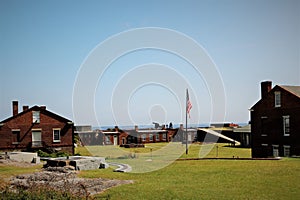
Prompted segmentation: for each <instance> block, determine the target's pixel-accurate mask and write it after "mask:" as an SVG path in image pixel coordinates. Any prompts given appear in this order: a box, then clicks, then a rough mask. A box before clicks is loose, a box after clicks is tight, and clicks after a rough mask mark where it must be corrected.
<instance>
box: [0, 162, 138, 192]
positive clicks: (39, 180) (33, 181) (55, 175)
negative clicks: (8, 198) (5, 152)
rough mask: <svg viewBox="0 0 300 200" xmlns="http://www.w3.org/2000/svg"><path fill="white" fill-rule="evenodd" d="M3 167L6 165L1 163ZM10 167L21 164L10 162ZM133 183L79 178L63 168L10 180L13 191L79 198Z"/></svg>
mask: <svg viewBox="0 0 300 200" xmlns="http://www.w3.org/2000/svg"><path fill="white" fill-rule="evenodd" d="M1 164H2V165H3V164H4V163H1ZM6 164H9V165H17V166H18V165H19V163H13V162H8V163H6ZM23 166H24V165H23ZM130 183H133V181H131V180H111V179H104V178H92V179H88V178H79V177H78V176H77V172H76V171H74V170H72V169H69V168H63V167H48V168H46V169H43V170H41V171H39V172H35V173H32V174H24V175H18V176H16V177H12V178H11V180H10V188H11V190H17V188H23V189H26V190H27V189H28V190H30V189H34V188H39V187H46V188H51V189H53V190H56V191H62V192H69V193H71V194H73V195H75V196H77V197H79V196H80V197H84V198H86V197H90V196H92V195H94V194H98V193H101V192H103V191H105V190H107V189H109V188H111V187H115V186H118V185H122V184H130Z"/></svg>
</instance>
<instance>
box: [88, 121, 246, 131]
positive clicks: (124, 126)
mask: <svg viewBox="0 0 300 200" xmlns="http://www.w3.org/2000/svg"><path fill="white" fill-rule="evenodd" d="M223 123H224V124H225V123H230V122H223ZM210 124H222V123H221V122H220V123H200V124H188V128H200V127H203V128H204V127H209V126H210ZM234 124H238V125H239V126H246V125H247V124H248V123H247V122H239V123H234ZM160 126H161V125H160ZM179 126H180V124H173V128H179ZM118 127H119V128H120V129H123V130H133V129H134V127H135V126H134V125H120V126H118ZM184 127H185V124H184ZM92 128H93V130H95V129H100V130H107V129H113V128H115V125H104V126H92ZM138 128H139V129H151V128H154V124H141V125H138Z"/></svg>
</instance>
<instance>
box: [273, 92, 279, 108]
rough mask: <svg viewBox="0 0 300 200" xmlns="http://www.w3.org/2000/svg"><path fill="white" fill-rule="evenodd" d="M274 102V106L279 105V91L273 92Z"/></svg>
mask: <svg viewBox="0 0 300 200" xmlns="http://www.w3.org/2000/svg"><path fill="white" fill-rule="evenodd" d="M274 104H275V108H278V107H281V92H280V91H275V92H274Z"/></svg>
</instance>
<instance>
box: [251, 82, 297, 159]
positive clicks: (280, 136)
mask: <svg viewBox="0 0 300 200" xmlns="http://www.w3.org/2000/svg"><path fill="white" fill-rule="evenodd" d="M250 111H251V132H252V157H254V158H257V157H279V156H293V155H300V86H283V85H276V86H275V87H274V88H272V82H271V81H265V82H262V83H261V99H260V100H259V101H258V102H257V103H256V104H255V105H254V106H253V107H252V108H251V109H250Z"/></svg>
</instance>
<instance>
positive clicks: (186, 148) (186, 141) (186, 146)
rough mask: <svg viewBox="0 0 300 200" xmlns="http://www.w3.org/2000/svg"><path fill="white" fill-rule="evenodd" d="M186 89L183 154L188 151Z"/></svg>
mask: <svg viewBox="0 0 300 200" xmlns="http://www.w3.org/2000/svg"><path fill="white" fill-rule="evenodd" d="M187 115H188V89H186V100H185V154H186V155H187V154H188V153H189V150H188V131H187V126H188V125H187V120H188V117H187Z"/></svg>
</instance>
